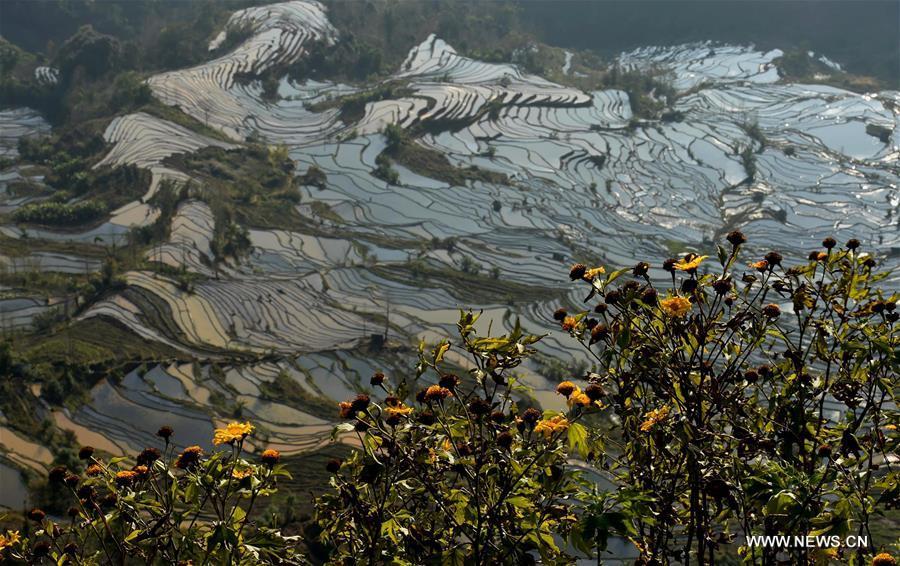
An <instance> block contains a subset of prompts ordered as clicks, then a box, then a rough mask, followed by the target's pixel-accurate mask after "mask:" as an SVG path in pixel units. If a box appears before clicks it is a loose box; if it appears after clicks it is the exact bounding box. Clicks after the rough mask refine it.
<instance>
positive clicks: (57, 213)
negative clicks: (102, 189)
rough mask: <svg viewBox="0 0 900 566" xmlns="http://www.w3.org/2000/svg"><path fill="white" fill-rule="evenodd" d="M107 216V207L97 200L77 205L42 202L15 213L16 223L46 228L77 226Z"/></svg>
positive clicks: (29, 205) (26, 206) (24, 207)
mask: <svg viewBox="0 0 900 566" xmlns="http://www.w3.org/2000/svg"><path fill="white" fill-rule="evenodd" d="M104 214H106V205H104V204H103V203H102V202H99V201H95V200H86V201H82V202H78V203H75V204H63V203H59V202H42V203H38V204H28V205H25V206H23V207H22V208H20V209H18V210H16V211H15V213H13V219H14V220H15V221H16V222H23V223H27V224H42V225H46V226H64V227H70V226H77V225H79V224H85V223H87V222H91V221H94V220H97V219H98V218H100V217H102V216H103V215H104Z"/></svg>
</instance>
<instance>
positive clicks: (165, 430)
mask: <svg viewBox="0 0 900 566" xmlns="http://www.w3.org/2000/svg"><path fill="white" fill-rule="evenodd" d="M174 432H175V431H174V430H172V427H170V426H162V427H159V430H158V431H156V436H158V437H160V438H164V439H166V440H167V441H168V440H169V438H170V437H171V436H172V434H174Z"/></svg>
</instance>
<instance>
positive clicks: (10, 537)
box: [0, 531, 21, 550]
mask: <svg viewBox="0 0 900 566" xmlns="http://www.w3.org/2000/svg"><path fill="white" fill-rule="evenodd" d="M20 538H21V537H19V531H6V534H5V535H0V550H3V549H4V548H7V547H9V546H13V545H15V544H18V543H19V540H20Z"/></svg>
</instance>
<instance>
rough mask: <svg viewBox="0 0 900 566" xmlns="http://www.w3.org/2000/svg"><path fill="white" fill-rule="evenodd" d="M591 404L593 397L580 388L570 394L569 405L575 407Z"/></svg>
mask: <svg viewBox="0 0 900 566" xmlns="http://www.w3.org/2000/svg"><path fill="white" fill-rule="evenodd" d="M590 404H591V398H590V397H588V396H587V394H586V393H585V392H584V391H581V390H580V389H576V390H575V391H574V392H573V393H572V394H571V395H569V407H574V406H575V405H581V406H582V407H589V406H590Z"/></svg>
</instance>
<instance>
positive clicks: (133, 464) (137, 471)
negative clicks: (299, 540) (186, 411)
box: [0, 423, 299, 564]
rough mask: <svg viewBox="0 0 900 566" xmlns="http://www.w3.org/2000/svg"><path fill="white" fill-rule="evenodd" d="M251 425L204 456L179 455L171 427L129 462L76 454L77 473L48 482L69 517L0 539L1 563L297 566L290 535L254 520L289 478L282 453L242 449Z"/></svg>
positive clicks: (56, 472)
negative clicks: (67, 504)
mask: <svg viewBox="0 0 900 566" xmlns="http://www.w3.org/2000/svg"><path fill="white" fill-rule="evenodd" d="M252 430H253V426H252V425H251V424H250V423H231V424H228V425H227V426H225V427H223V428H221V429H217V430H216V431H215V438H214V444H216V445H222V446H225V447H227V449H226V450H219V451H216V452H213V453H210V454H207V453H206V452H205V451H204V450H203V449H201V448H200V447H199V446H189V447H187V448H184V449H183V450H177V449H176V448H175V446H174V444H173V443H172V442H171V437H172V435H173V431H172V429H171V428H170V427H162V428H161V429H160V430H159V433H158V436H159V437H160V443H161V447H160V448H155V447H151V448H147V449H145V450H143V451H142V452H140V453H139V454H138V455H137V457H136V458H133V459H132V458H125V457H118V458H111V459H108V460H105V459H101V458H99V457H98V456H97V455H96V454H95V451H94V450H93V449H92V448H89V447H85V448H82V449H81V450H80V452H79V456H80V457H81V459H82V461H83V463H84V465H83V468H84V469H83V470H82V471H81V472H80V473H79V472H77V471H74V470H67V469H65V468H63V467H57V468H54V469H52V470H50V473H49V481H50V482H51V483H55V484H59V485H61V486H63V487H64V489H66V490H67V491H68V492H69V494H70V495H71V500H72V507H71V508H70V509H69V512H68V513H67V515H68V519H67V520H66V519H63V520H60V519H58V518H56V517H51V516H50V515H48V514H46V513H44V512H43V511H41V510H40V509H34V510H32V511H31V512H29V513H28V520H29V521H30V522H32V523H33V524H34V529H33V531H32V533H31V535H30V536H28V537H27V538H26V537H20V536H19V535H18V532H15V533H8V534H7V535H2V538H0V553H2V555H0V559H2V560H9V561H11V562H19V563H28V564H42V563H45V564H49V563H55V564H125V563H142V564H143V563H146V564H157V563H158V564H191V563H197V564H260V563H288V564H290V563H298V562H299V559H297V558H296V557H295V549H296V544H295V542H294V540H293V539H295V538H296V537H293V539H292V538H291V537H285V536H282V535H281V534H280V533H279V532H278V531H277V530H274V529H270V528H267V527H265V526H263V525H262V524H261V523H260V522H258V521H257V520H256V519H253V518H252V516H251V513H252V511H253V509H254V505H255V504H256V503H257V502H258V501H259V500H260V499H262V498H265V497H268V496H270V495H272V494H273V493H275V491H276V484H277V479H278V478H285V477H288V478H289V473H288V472H287V471H286V470H285V469H284V467H283V465H281V464H280V463H279V459H280V455H279V454H278V452H277V451H274V450H265V451H263V452H262V453H261V455H260V456H259V457H257V458H251V457H250V456H249V455H248V454H247V453H246V452H245V450H244V449H245V440H246V438H247V437H248V436H249V435H250V433H251V432H252Z"/></svg>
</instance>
